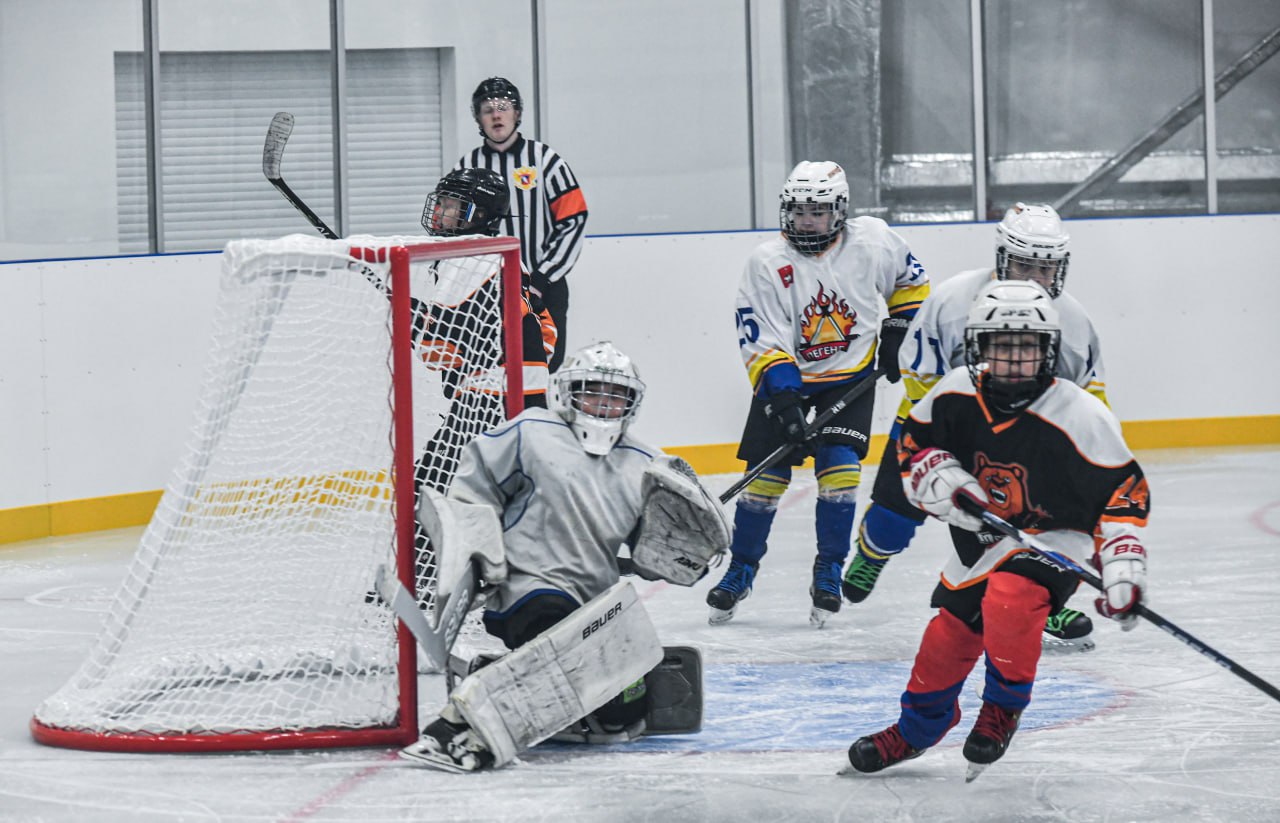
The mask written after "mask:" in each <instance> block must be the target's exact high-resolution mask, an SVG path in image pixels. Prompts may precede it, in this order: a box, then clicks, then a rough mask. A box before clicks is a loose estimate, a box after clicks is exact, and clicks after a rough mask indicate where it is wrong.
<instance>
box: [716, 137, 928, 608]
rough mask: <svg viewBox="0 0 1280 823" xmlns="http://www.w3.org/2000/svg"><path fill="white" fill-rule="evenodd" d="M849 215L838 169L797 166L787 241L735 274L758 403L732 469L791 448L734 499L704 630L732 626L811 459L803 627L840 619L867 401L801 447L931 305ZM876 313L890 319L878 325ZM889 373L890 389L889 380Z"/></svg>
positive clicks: (898, 254)
mask: <svg viewBox="0 0 1280 823" xmlns="http://www.w3.org/2000/svg"><path fill="white" fill-rule="evenodd" d="M848 207H849V185H848V183H847V182H846V180H845V174H844V170H843V169H842V168H841V167H840V166H839V165H837V164H835V163H832V162H827V161H820V162H807V161H806V162H802V163H800V164H799V165H797V166H796V167H795V169H794V170H793V171H792V172H791V175H790V176H789V177H788V178H787V181H786V184H785V185H784V186H783V188H782V194H781V206H780V210H779V220H780V223H781V228H782V234H781V236H779V237H776V238H773V239H770V240H767V241H765V242H764V243H762V244H760V246H758V247H757V248H756V249H755V251H753V252H752V254H751V257H750V258H749V259H748V260H747V264H746V269H745V271H744V272H743V275H742V280H741V283H740V285H739V288H738V297H737V323H738V346H739V349H740V351H741V354H742V359H743V362H744V364H745V365H746V369H747V376H748V378H749V379H750V381H751V387H752V389H753V395H754V396H753V397H752V401H751V408H750V410H749V412H748V415H747V422H746V427H745V429H744V431H743V435H742V442H741V445H740V446H739V448H738V458H739V459H740V460H745V461H746V463H747V469H748V471H750V470H751V469H752V468H753V467H755V466H756V465H758V464H759V463H761V462H762V461H763V460H764V459H765V457H767V456H768V455H769V454H771V453H772V452H774V451H775V450H776V449H777V448H778V447H780V446H781V445H783V444H784V443H788V442H790V443H793V444H795V445H796V446H797V447H798V448H796V449H795V450H794V451H793V452H792V459H791V460H790V461H783V464H782V465H776V466H774V467H772V468H770V469H768V470H766V471H765V472H763V473H762V474H761V475H760V476H759V477H758V478H756V479H755V480H753V481H752V482H751V483H750V484H749V485H748V486H747V487H746V489H745V490H744V492H743V494H742V496H741V498H740V499H739V500H738V505H737V510H736V512H735V514H734V535H733V546H732V553H733V557H732V562H731V563H730V565H729V568H728V570H727V571H726V572H725V574H724V577H723V578H722V579H721V580H720V582H719V583H717V584H716V586H715V587H714V588H713V589H711V591H710V592H709V593H708V595H707V603H708V605H709V606H710V607H711V614H710V622H711V623H712V624H717V623H723V622H725V621H727V620H729V619H730V618H732V617H733V614H734V611H735V609H736V608H737V604H738V602H739V601H741V600H742V599H743V598H745V597H746V596H747V595H748V594H749V593H750V591H751V588H752V585H753V583H754V580H755V576H756V572H757V570H758V569H759V566H760V561H761V558H763V557H764V554H765V551H766V549H767V540H768V536H769V531H770V528H771V527H772V524H773V518H774V515H775V513H776V512H777V509H778V503H779V500H780V499H781V497H782V495H783V493H784V492H785V491H786V489H787V486H788V484H789V483H790V480H791V470H792V466H797V465H800V464H801V462H803V460H804V458H805V456H806V454H808V453H812V454H814V458H815V473H816V475H817V479H818V500H817V504H816V507H815V521H816V526H817V557H816V559H815V560H814V565H813V580H812V584H811V586H810V598H811V601H812V608H811V610H810V615H809V616H810V622H811V623H812V624H813V625H815V626H819V627H820V626H822V624H823V623H824V622H825V621H826V620H827V619H828V618H829V617H830V615H831V614H833V613H834V612H836V611H839V609H840V572H841V570H842V569H843V567H844V561H845V558H846V557H847V556H848V553H849V543H850V536H851V534H852V531H853V522H854V510H855V504H856V502H857V495H858V483H859V479H860V476H861V460H862V458H863V457H865V456H866V453H867V446H868V439H867V438H868V429H869V427H870V422H871V410H872V402H873V397H874V395H873V393H871V392H867V393H865V394H863V395H862V396H861V397H860V398H858V399H857V400H855V401H853V402H851V403H849V405H848V406H847V407H846V408H844V409H843V410H842V411H841V412H840V413H839V414H837V415H836V416H835V417H834V418H832V419H831V420H830V421H829V422H828V423H827V424H825V425H824V427H823V428H822V430H821V432H819V433H817V435H816V436H815V437H814V439H813V440H812V441H810V442H809V443H805V442H804V441H805V425H806V420H807V416H808V414H809V413H811V412H812V411H814V410H815V409H816V410H819V411H821V410H826V409H828V408H830V407H832V406H833V405H834V404H835V401H836V400H837V399H839V398H841V397H842V396H843V395H844V394H845V393H846V392H847V391H848V390H849V388H850V386H852V385H854V384H855V383H857V382H859V381H862V380H868V379H875V374H876V368H875V365H876V358H877V354H878V355H879V362H880V363H881V364H896V363H897V349H898V346H899V345H900V344H901V342H902V336H903V334H904V333H905V331H906V327H907V323H908V322H909V321H910V319H911V318H912V316H913V315H914V314H915V312H916V310H917V309H918V308H919V306H920V303H921V301H922V300H924V298H925V297H926V296H927V295H928V293H929V280H928V277H927V276H926V275H925V272H924V268H923V267H922V266H921V265H920V264H919V263H918V262H917V261H916V259H915V258H914V257H913V256H912V254H911V250H910V249H909V248H908V247H907V243H906V241H904V240H903V239H902V237H900V236H899V235H898V234H897V233H896V232H894V231H893V230H892V229H890V228H889V227H888V225H886V224H885V222H884V221H883V220H880V219H878V218H875V217H855V218H853V219H848V218H847V214H848ZM882 304H883V305H885V306H887V309H888V317H887V318H886V319H885V320H884V321H883V323H882V322H881V321H880V315H881V307H882ZM877 333H878V334H877ZM882 368H883V367H882ZM888 371H889V374H888V376H889V379H890V380H891V381H895V382H896V380H897V379H898V371H897V368H896V367H894V368H891V369H889V370H888Z"/></svg>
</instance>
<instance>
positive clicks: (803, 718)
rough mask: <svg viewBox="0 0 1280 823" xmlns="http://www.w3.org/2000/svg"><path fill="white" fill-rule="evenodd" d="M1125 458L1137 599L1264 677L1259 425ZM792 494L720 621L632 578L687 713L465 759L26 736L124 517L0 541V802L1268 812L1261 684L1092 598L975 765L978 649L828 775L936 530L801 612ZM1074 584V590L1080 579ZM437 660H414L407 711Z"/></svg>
mask: <svg viewBox="0 0 1280 823" xmlns="http://www.w3.org/2000/svg"><path fill="white" fill-rule="evenodd" d="M1139 460H1140V461H1141V462H1142V463H1143V465H1144V467H1145V469H1146V470H1147V473H1148V475H1149V476H1150V478H1151V485H1152V506H1153V517H1152V523H1151V527H1150V529H1149V532H1148V548H1149V551H1150V555H1151V559H1150V588H1151V591H1150V598H1149V601H1148V602H1149V605H1151V607H1152V608H1154V609H1155V610H1156V611H1157V612H1159V613H1160V614H1162V615H1163V616H1164V617H1166V618H1168V619H1169V620H1172V621H1173V622H1174V623H1176V624H1178V625H1179V626H1180V627H1182V628H1183V629H1185V630H1186V631H1189V632H1191V633H1192V634H1193V635H1196V636H1198V637H1199V638H1200V639H1201V640H1203V641H1204V642H1206V643H1208V644H1210V645H1212V646H1214V647H1215V648H1216V649H1217V650H1218V651H1220V652H1221V653H1223V654H1226V655H1228V656H1230V657H1231V658H1233V659H1234V660H1236V661H1237V662H1238V663H1240V664H1241V665H1243V666H1245V667H1247V668H1249V669H1250V670H1252V671H1253V672H1254V673H1256V674H1257V675H1259V676H1260V677H1262V678H1264V679H1266V680H1267V681H1269V682H1271V683H1273V684H1280V575H1277V574H1276V572H1275V568H1276V563H1277V561H1278V560H1280V449H1275V448H1247V449H1246V448H1241V449H1226V450H1180V451H1167V452H1144V453H1141V454H1139ZM872 475H873V472H872V471H868V472H867V474H866V475H864V478H863V490H864V494H863V498H864V502H865V497H866V492H867V491H868V490H869V489H870V487H871V479H872ZM733 479H735V478H733V477H729V476H724V477H716V478H712V479H710V480H709V481H708V482H709V485H712V486H713V487H714V488H716V489H723V488H727V487H728V485H729V484H730V483H731V482H732V480H733ZM814 492H815V489H814V482H813V477H812V474H811V473H807V472H797V475H796V479H795V482H794V483H793V484H792V489H791V491H789V492H788V494H787V496H786V497H785V498H784V501H783V506H782V509H781V511H780V514H779V517H778V520H777V523H776V525H775V527H774V531H773V537H772V539H771V550H770V552H769V554H768V556H767V557H766V558H765V561H764V564H763V566H762V569H761V572H760V575H759V577H758V578H757V580H756V589H755V592H754V593H753V595H752V596H751V597H750V598H749V599H748V600H746V601H745V602H744V603H743V604H742V606H741V607H740V608H739V612H738V616H737V617H736V618H735V619H734V621H733V622H731V623H729V624H728V625H724V626H717V627H711V626H708V625H707V621H706V614H707V608H706V606H705V605H704V602H703V598H704V597H705V595H706V592H707V589H708V588H710V586H711V585H712V584H713V583H714V582H715V580H716V579H718V570H716V571H713V573H712V576H711V577H710V578H709V579H706V580H703V581H702V582H700V583H699V584H697V585H696V586H694V587H693V588H692V589H680V588H677V587H674V586H668V585H665V584H661V583H645V582H643V581H638V589H639V591H640V593H641V596H642V597H643V598H644V600H645V604H646V606H647V608H648V610H649V612H650V614H651V615H652V617H653V619H654V622H655V623H656V624H657V626H658V629H659V632H660V634H661V636H662V638H663V641H664V643H666V644H667V645H679V644H683V645H694V646H697V647H699V648H700V649H701V650H702V654H703V658H704V663H705V664H706V688H707V707H706V720H705V726H704V730H703V731H702V733H701V734H699V735H694V736H688V737H666V738H651V739H648V740H645V741H641V742H639V743H636V744H631V745H629V746H613V747H587V746H570V745H565V744H555V745H547V746H543V747H538V748H537V749H535V750H534V751H531V752H529V753H526V754H525V755H524V756H522V757H521V758H520V760H519V761H518V762H517V763H515V764H514V765H512V766H511V767H509V768H506V769H503V770H501V771H498V772H494V773H482V774H472V775H449V774H443V773H437V772H432V771H428V770H424V769H422V768H419V767H414V766H412V765H409V764H408V763H406V762H404V761H401V760H399V759H398V758H396V756H395V753H394V752H393V751H389V750H367V749H366V750H336V751H328V752H280V753H268V754H230V755H127V754H102V753H93V752H81V751H72V750H62V749H55V748H47V747H44V746H41V745H39V744H36V743H34V742H33V741H32V740H31V738H30V736H29V733H28V730H27V723H28V721H29V719H30V717H31V713H32V710H33V709H34V707H35V706H36V704H37V703H39V702H40V701H41V700H43V699H44V698H45V697H46V696H48V695H49V694H50V693H52V692H53V691H54V690H55V689H56V688H57V687H59V686H60V685H61V684H62V683H63V682H64V680H65V679H66V678H67V677H68V676H69V675H70V674H71V673H72V672H73V671H74V670H75V668H76V667H77V666H78V665H79V664H80V662H81V660H82V659H83V657H84V656H85V654H86V653H87V651H88V649H89V647H90V644H91V643H92V641H93V638H94V636H95V633H96V630H97V627H98V625H99V623H100V621H101V618H102V614H103V611H104V610H105V608H106V606H107V604H108V601H109V599H110V597H111V596H112V594H113V593H114V589H115V587H116V585H117V583H118V582H119V578H120V576H121V575H122V574H123V571H124V566H125V563H126V561H127V560H128V558H129V557H130V556H131V555H132V552H133V549H134V547H135V546H136V544H137V541H138V539H139V538H140V536H141V533H142V530H141V529H126V530H119V531H114V532H103V533H98V534H92V535H81V536H75V537H68V538H60V539H50V540H42V541H33V542H29V543H22V544H13V545H9V546H0V821H63V820H76V821H114V820H121V821H124V820H129V821H169V820H188V821H218V820H255V821H258V820H279V821H310V820H315V821H333V820H353V821H354V820H360V821H382V820H464V821H480V820H485V821H488V820H509V821H530V820H553V821H568V820H600V821H661V822H662V823H675V821H685V820H698V821H702V820H705V821H726V822H729V821H732V823H738V822H739V821H758V820H759V821H765V820H767V821H825V820H848V821H949V820H956V821H988V820H989V821H1072V822H1073V823H1074V822H1076V821H1080V822H1081V823H1083V822H1084V821H1162V822H1163V821H1236V822H1237V823H1253V822H1254V821H1280V702H1277V701H1276V700H1273V699H1272V698H1270V697H1268V696H1266V695H1265V694H1263V693H1262V692H1261V691H1259V690H1258V689H1256V688H1254V687H1253V686H1250V685H1249V684H1248V683H1246V682H1245V681H1244V680H1242V679H1240V678H1238V677H1236V676H1235V675H1233V674H1232V673H1230V672H1228V671H1226V670H1225V669H1222V668H1220V667H1218V666H1216V665H1214V664H1213V663H1212V662H1211V661H1209V660H1208V659H1207V658H1205V657H1203V656H1201V655H1199V654H1197V653H1196V652H1194V651H1193V650H1191V649H1190V648H1188V647H1187V646H1185V645H1184V644H1182V643H1180V642H1178V641H1177V640H1175V639H1174V638H1173V637H1170V636H1169V635H1166V634H1165V633H1163V632H1161V631H1159V630H1157V629H1156V628H1155V627H1153V626H1152V625H1150V624H1147V623H1144V624H1142V625H1140V626H1139V627H1138V628H1137V629H1136V630H1135V631H1133V632H1129V633H1122V632H1121V631H1120V630H1119V628H1118V627H1117V626H1115V625H1114V624H1111V623H1110V622H1108V621H1104V620H1102V619H1101V618H1095V625H1096V627H1097V628H1096V629H1095V632H1094V635H1095V638H1096V639H1097V645H1098V648H1097V649H1096V651H1093V652H1091V653H1088V654H1075V655H1067V656H1046V657H1044V658H1043V659H1042V661H1041V664H1040V678H1039V681H1038V683H1037V686H1036V691H1035V694H1034V696H1033V700H1032V703H1031V706H1030V707H1029V708H1028V709H1027V711H1026V712H1025V713H1024V715H1023V721H1022V728H1021V729H1020V730H1019V731H1018V733H1017V735H1016V736H1015V737H1014V739H1013V743H1012V745H1011V747H1010V749H1009V751H1008V753H1007V754H1006V755H1005V757H1004V759H1002V760H1001V761H999V762H998V763H996V764H994V765H993V766H991V767H990V768H989V769H988V770H987V771H986V772H985V773H984V774H983V775H982V776H981V777H980V778H979V779H978V780H977V781H975V782H974V783H971V784H966V783H965V782H964V773H965V763H964V758H963V757H962V755H961V751H960V749H961V746H962V744H963V741H964V737H965V735H966V734H967V733H968V730H969V728H970V727H971V724H972V721H973V719H974V717H975V716H976V714H977V710H976V707H977V705H978V698H977V696H976V694H975V691H974V689H975V688H976V687H975V685H974V684H978V683H980V682H981V665H979V667H978V669H977V672H978V674H977V675H976V676H974V677H971V678H970V685H969V686H968V687H967V688H966V693H965V696H964V698H963V700H962V705H963V706H964V709H965V717H964V719H962V720H961V722H960V725H959V726H958V727H957V728H956V729H954V730H953V731H952V732H951V734H950V735H949V736H948V737H947V738H946V739H944V741H943V742H942V743H941V744H939V745H938V746H937V747H935V748H934V749H932V750H930V751H928V752H926V753H925V754H924V755H923V756H921V757H920V758H918V759H916V760H912V761H908V762H906V763H904V764H901V765H899V766H896V767H893V768H891V769H889V770H887V771H885V772H881V773H879V774H877V775H857V776H839V775H837V771H838V770H840V769H841V768H842V767H843V766H844V765H845V764H846V763H847V760H846V757H845V751H846V750H847V748H848V746H849V744H850V743H851V742H852V741H853V740H854V739H855V738H857V737H859V736H861V735H863V734H867V733H871V732H875V731H878V730H880V729H881V728H883V727H884V726H886V725H888V724H889V723H890V722H892V721H893V720H894V719H895V717H896V715H897V703H898V696H899V694H900V693H901V692H902V690H903V688H904V686H905V683H906V677H907V673H908V671H909V669H910V664H911V660H912V658H913V657H914V654H915V650H916V646H917V643H918V642H919V639H920V635H921V632H922V631H923V629H924V625H925V623H926V621H927V620H928V618H929V616H930V614H931V612H930V610H929V608H928V598H929V593H930V591H931V590H932V587H933V585H934V583H935V581H936V579H937V570H938V568H939V567H940V566H941V563H942V561H943V558H944V556H945V553H946V552H947V551H948V550H949V542H948V538H947V535H946V532H945V529H944V528H943V527H941V526H940V525H938V524H936V523H930V524H928V525H927V526H926V527H925V528H924V529H922V530H921V532H920V534H919V535H918V536H917V539H916V541H915V543H914V544H913V545H912V547H911V548H910V549H908V551H907V553H906V554H904V555H902V556H901V557H899V558H898V559H896V560H894V561H893V563H892V564H891V565H890V566H889V567H888V569H887V570H886V572H885V574H884V575H883V576H882V577H881V579H880V583H879V586H878V587H877V589H876V591H875V593H874V594H873V595H872V596H871V598H870V599H869V600H867V601H866V602H865V603H863V604H860V605H858V606H849V605H847V604H846V606H845V608H844V610H843V611H842V612H841V613H840V614H839V615H838V616H836V618H834V619H833V620H832V621H830V622H829V623H828V624H827V626H826V628H824V629H822V630H815V629H813V628H810V626H809V625H808V619H807V618H808V611H809V605H808V596H807V589H808V585H809V568H810V565H811V563H812V559H813V502H814ZM861 508H862V507H860V511H861ZM1071 605H1072V606H1074V607H1076V608H1079V609H1081V610H1088V611H1089V613H1092V595H1091V593H1090V592H1089V591H1087V590H1085V589H1084V588H1083V587H1082V589H1081V591H1080V592H1078V593H1077V595H1076V596H1075V598H1073V600H1072V602H1071ZM439 681H440V678H439V677H435V676H430V677H424V678H423V683H424V691H425V695H424V703H425V704H426V708H428V709H429V708H433V707H438V704H439V702H440V700H441V699H442V695H443V686H442V684H441V683H440V682H439Z"/></svg>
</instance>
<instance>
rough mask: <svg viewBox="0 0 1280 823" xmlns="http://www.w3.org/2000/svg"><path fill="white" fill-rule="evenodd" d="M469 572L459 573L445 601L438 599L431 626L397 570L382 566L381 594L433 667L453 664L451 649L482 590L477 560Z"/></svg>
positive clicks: (439, 668) (440, 668)
mask: <svg viewBox="0 0 1280 823" xmlns="http://www.w3.org/2000/svg"><path fill="white" fill-rule="evenodd" d="M470 566H471V567H470V570H469V571H468V573H465V574H462V575H459V577H458V583H457V585H455V586H454V587H453V591H452V592H450V593H449V596H448V597H447V598H446V599H444V600H443V601H440V600H437V601H436V621H435V625H434V626H433V625H431V623H430V621H428V620H427V617H426V615H424V614H423V613H422V609H421V608H420V607H419V606H418V601H417V599H416V598H415V597H414V596H413V595H412V594H411V593H410V592H409V590H408V589H406V588H405V586H404V584H403V583H401V582H400V580H399V579H398V578H397V577H396V576H395V573H394V572H393V571H392V570H390V569H388V568H387V567H386V566H378V572H377V577H376V581H375V582H376V585H377V588H378V594H379V595H380V596H381V597H382V599H383V600H385V601H386V602H387V603H389V604H391V611H392V612H394V613H395V616H396V617H398V618H400V620H401V621H403V622H404V624H405V625H406V626H407V627H408V628H409V631H410V633H412V634H413V636H414V638H415V639H416V640H417V641H418V645H419V646H421V647H422V650H423V651H424V652H426V654H427V660H428V662H430V663H431V666H432V670H433V671H436V672H443V671H446V670H447V668H448V666H449V650H450V649H452V648H453V643H454V641H455V640H457V639H458V631H459V630H460V629H461V628H462V621H463V619H464V618H465V617H466V616H467V612H468V611H469V610H470V609H471V603H472V601H473V600H474V599H475V595H476V592H477V591H478V589H479V585H480V584H479V577H478V576H477V574H476V567H475V563H474V562H472V563H471V564H470Z"/></svg>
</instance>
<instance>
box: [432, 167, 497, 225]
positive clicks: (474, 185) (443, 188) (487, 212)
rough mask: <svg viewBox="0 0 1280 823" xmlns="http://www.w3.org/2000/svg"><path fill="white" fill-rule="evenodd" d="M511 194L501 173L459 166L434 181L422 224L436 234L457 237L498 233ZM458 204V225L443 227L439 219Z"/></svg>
mask: <svg viewBox="0 0 1280 823" xmlns="http://www.w3.org/2000/svg"><path fill="white" fill-rule="evenodd" d="M509 197H510V195H509V194H508V193H507V187H506V183H504V182H503V180H502V177H501V175H499V174H498V173H497V172H495V171H491V170H489V169H461V170H458V171H451V172H449V173H448V174H446V175H445V176H444V177H442V178H441V179H440V182H439V183H437V184H436V188H435V191H433V192H431V194H429V195H427V202H426V204H425V205H424V206H423V208H422V227H423V228H424V229H426V230H427V232H428V233H429V234H431V235H433V236H435V237H457V236H459V235H466V234H485V235H489V236H490V237H492V236H494V235H496V234H497V233H498V228H499V225H498V224H499V223H500V222H501V220H502V218H503V217H504V216H506V214H507V210H508V205H507V200H508V198H509ZM446 199H452V200H456V201H457V203H458V212H459V213H458V215H457V217H456V222H457V225H454V226H452V227H449V226H445V225H444V224H443V223H442V222H441V221H440V218H441V217H442V216H443V214H444V212H445V210H446V209H447V208H449V207H450V206H451V205H452V204H449V203H446V202H445V201H446Z"/></svg>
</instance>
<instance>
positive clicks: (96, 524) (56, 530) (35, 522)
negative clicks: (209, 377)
mask: <svg viewBox="0 0 1280 823" xmlns="http://www.w3.org/2000/svg"><path fill="white" fill-rule="evenodd" d="M1121 426H1122V427H1123V429H1124V436H1125V439H1126V440H1127V441H1128V443H1129V447H1130V448H1131V449H1135V450H1141V449H1176V448H1196V447H1212V446H1252V445H1264V444H1270V443H1280V415H1275V414H1271V415H1258V416H1254V417H1202V418H1187V419H1183V420H1130V421H1127V422H1124V423H1122V424H1121ZM885 439H886V438H885V436H884V435H882V434H877V435H872V437H871V447H870V450H869V452H868V453H867V459H866V465H871V466H874V465H878V464H879V462H880V455H881V453H882V452H883V451H884V443H885ZM666 451H667V452H668V453H670V454H676V455H679V456H680V457H683V458H684V459H685V460H688V461H689V463H690V464H691V465H692V466H693V467H694V469H696V470H697V471H698V473H699V474H733V473H737V472H741V471H742V470H743V469H744V464H743V462H742V461H741V460H738V459H737V457H736V456H735V455H736V453H737V451H738V444H737V443H716V444H713V445H706V446H672V447H669V448H667V449H666ZM806 465H807V466H810V467H812V465H813V461H812V459H811V460H809V461H807V463H806ZM159 502H160V492H159V491H145V492H135V493H132V494H114V495H109V496H106V497H93V498H88V499H84V500H66V501H61V502H57V503H48V504H42V505H37V506H23V507H21V508H16V509H0V544H4V543H17V542H19V541H23V540H35V539H39V538H43V537H57V536H61V535H67V534H80V533H83V532H95V531H104V530H106V529H120V528H127V527H130V526H142V525H146V523H147V522H148V521H149V520H150V519H151V515H152V513H153V512H154V511H155V508H156V505H157V504H159Z"/></svg>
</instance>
